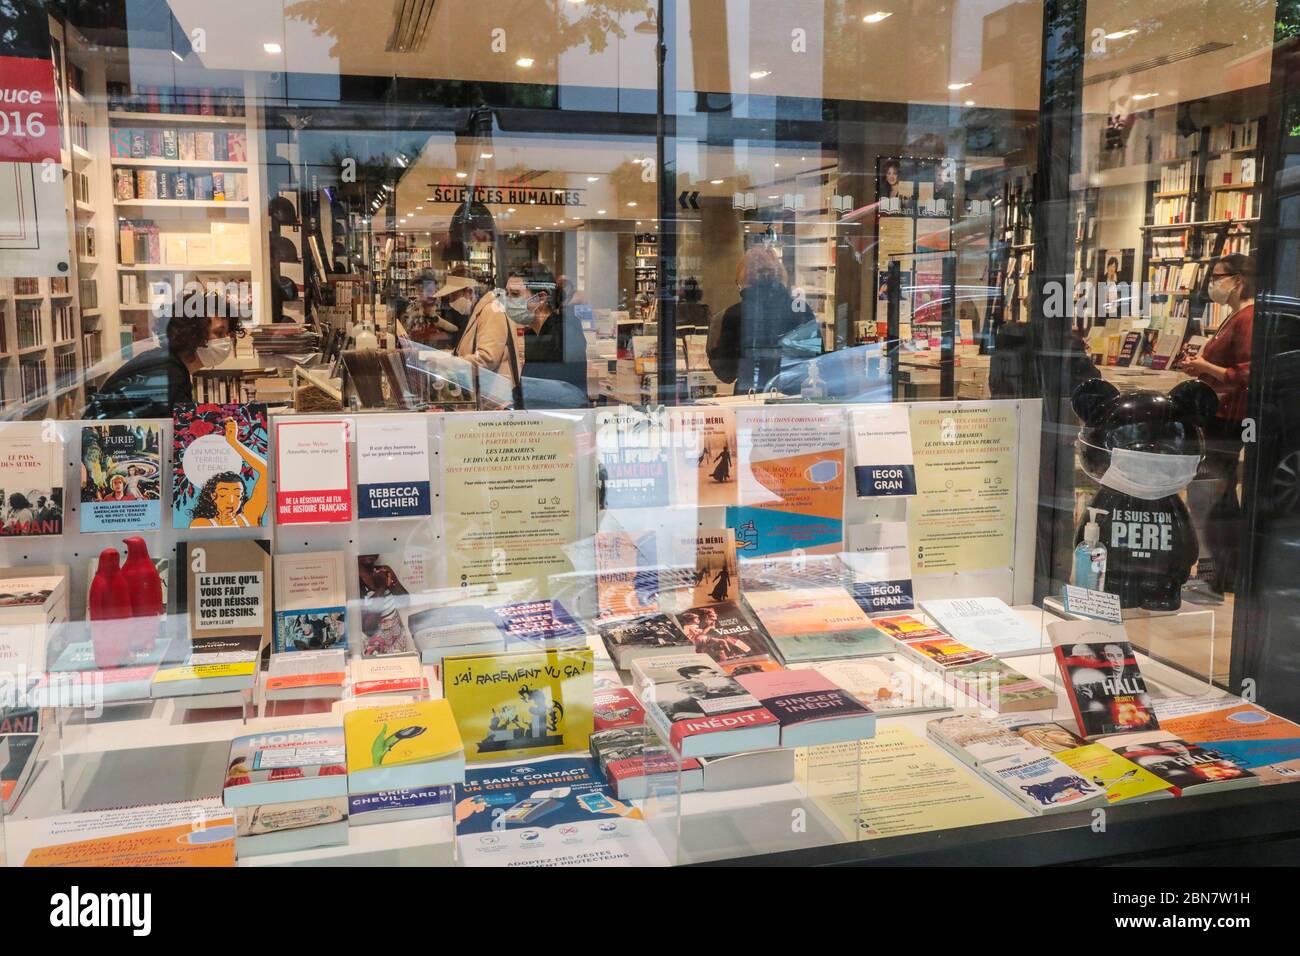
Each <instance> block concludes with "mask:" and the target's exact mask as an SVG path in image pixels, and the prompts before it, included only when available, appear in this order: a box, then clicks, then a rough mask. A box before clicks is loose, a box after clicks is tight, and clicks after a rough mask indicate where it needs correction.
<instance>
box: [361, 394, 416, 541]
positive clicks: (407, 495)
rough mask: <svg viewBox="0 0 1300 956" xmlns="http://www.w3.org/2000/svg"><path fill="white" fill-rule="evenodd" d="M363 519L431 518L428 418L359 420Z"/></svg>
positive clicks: (386, 416)
mask: <svg viewBox="0 0 1300 956" xmlns="http://www.w3.org/2000/svg"><path fill="white" fill-rule="evenodd" d="M356 426H357V517H359V518H419V517H427V516H428V515H429V513H430V511H429V507H430V499H431V493H430V483H429V430H428V429H429V425H428V422H427V421H426V420H425V418H424V416H423V415H374V416H371V415H363V416H361V417H360V418H358V419H357V422H356Z"/></svg>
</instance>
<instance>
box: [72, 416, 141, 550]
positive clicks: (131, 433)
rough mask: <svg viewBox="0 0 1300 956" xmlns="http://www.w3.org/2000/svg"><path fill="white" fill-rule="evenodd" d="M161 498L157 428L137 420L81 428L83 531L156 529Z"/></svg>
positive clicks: (81, 523)
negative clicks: (127, 422) (128, 422)
mask: <svg viewBox="0 0 1300 956" xmlns="http://www.w3.org/2000/svg"><path fill="white" fill-rule="evenodd" d="M161 498H162V429H161V428H159V427H158V426H157V425H146V424H143V423H139V422H132V423H130V424H103V425H85V426H83V427H82V429H81V507H80V508H79V509H78V513H79V515H80V526H81V532H82V534H87V533H92V532H100V531H156V530H157V529H158V528H159V526H160V524H161V521H162V500H161Z"/></svg>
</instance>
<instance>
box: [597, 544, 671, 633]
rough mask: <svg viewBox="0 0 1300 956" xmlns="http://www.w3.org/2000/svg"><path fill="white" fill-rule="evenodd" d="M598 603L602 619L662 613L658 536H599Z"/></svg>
mask: <svg viewBox="0 0 1300 956" xmlns="http://www.w3.org/2000/svg"><path fill="white" fill-rule="evenodd" d="M595 544H596V603H597V607H598V617H600V618H613V619H619V618H628V617H638V616H640V615H643V614H653V613H655V612H656V611H658V610H659V602H658V600H657V595H658V593H659V570H658V568H657V566H656V560H655V551H656V545H655V534H654V532H653V531H644V532H640V533H637V534H633V533H631V532H627V531H598V532H596V541H595Z"/></svg>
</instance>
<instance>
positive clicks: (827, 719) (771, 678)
mask: <svg viewBox="0 0 1300 956" xmlns="http://www.w3.org/2000/svg"><path fill="white" fill-rule="evenodd" d="M736 682H737V683H738V684H740V686H741V687H743V688H745V690H747V691H749V693H751V694H752V695H753V696H754V697H755V698H756V699H757V700H758V702H759V703H760V704H762V706H763V707H764V708H765V709H766V710H768V711H770V712H771V713H772V714H773V715H774V716H775V717H776V719H777V720H778V721H779V722H780V724H781V740H780V745H781V746H782V747H813V746H818V745H821V744H834V743H843V742H845V741H849V740H862V739H864V738H867V737H871V736H873V735H874V734H875V732H876V715H875V714H874V713H872V711H871V708H869V707H867V706H865V705H864V704H862V703H861V702H860V701H859V700H858V699H857V698H856V697H854V696H853V695H852V694H850V693H849V692H848V691H846V690H844V689H843V688H841V687H837V686H836V685H835V684H834V683H832V682H831V681H830V680H828V679H827V678H825V677H823V676H822V675H821V674H819V673H817V672H816V671H808V670H787V671H777V672H774V673H767V674H745V675H743V676H741V677H737V678H736Z"/></svg>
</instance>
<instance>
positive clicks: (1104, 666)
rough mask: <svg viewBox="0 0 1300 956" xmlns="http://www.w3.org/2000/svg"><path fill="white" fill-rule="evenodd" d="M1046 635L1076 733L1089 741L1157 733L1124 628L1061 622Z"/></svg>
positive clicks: (1144, 684)
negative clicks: (1075, 725) (1076, 723)
mask: <svg viewBox="0 0 1300 956" xmlns="http://www.w3.org/2000/svg"><path fill="white" fill-rule="evenodd" d="M1048 633H1049V634H1050V635H1051V638H1052V645H1053V647H1052V651H1053V653H1054V654H1055V655H1056V664H1057V667H1058V668H1059V669H1060V671H1061V683H1062V685H1063V686H1064V688H1065V695H1066V697H1067V698H1069V701H1070V708H1071V709H1072V710H1073V711H1074V717H1075V720H1076V721H1078V724H1079V733H1081V734H1082V735H1083V736H1084V737H1086V738H1088V739H1089V740H1091V739H1093V738H1095V737H1100V736H1102V735H1105V734H1124V733H1138V732H1142V731H1151V730H1159V729H1160V722H1159V721H1158V720H1157V719H1156V712H1155V709H1154V708H1153V707H1152V705H1151V697H1150V695H1149V694H1148V693H1147V685H1146V681H1144V680H1143V679H1142V672H1141V670H1139V669H1138V663H1137V657H1136V655H1135V654H1134V652H1133V647H1132V645H1131V644H1129V642H1128V634H1127V632H1125V630H1124V625H1122V624H1106V623H1104V622H1100V621H1062V622H1059V623H1055V624H1049V625H1048Z"/></svg>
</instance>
